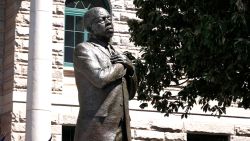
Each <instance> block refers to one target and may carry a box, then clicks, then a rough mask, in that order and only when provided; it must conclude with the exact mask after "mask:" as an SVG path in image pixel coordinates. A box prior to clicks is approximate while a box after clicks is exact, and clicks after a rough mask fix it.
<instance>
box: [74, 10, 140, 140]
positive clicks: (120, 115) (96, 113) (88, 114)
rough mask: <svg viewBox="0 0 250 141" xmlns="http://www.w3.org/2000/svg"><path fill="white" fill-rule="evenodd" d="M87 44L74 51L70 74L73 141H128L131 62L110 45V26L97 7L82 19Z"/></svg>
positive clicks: (132, 78)
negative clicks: (74, 92) (74, 104)
mask: <svg viewBox="0 0 250 141" xmlns="http://www.w3.org/2000/svg"><path fill="white" fill-rule="evenodd" d="M83 20H84V22H83V24H84V27H85V28H86V29H87V30H88V31H89V40H88V42H83V43H80V44H78V45H77V46H76V48H75V51H74V70H75V79H76V85H77V88H78V98H79V104H80V111H79V115H78V119H77V124H76V130H75V137H74V138H75V139H74V141H130V140H131V133H130V118H129V109H128V100H129V99H132V98H133V97H134V95H135V92H136V87H137V85H136V84H137V82H136V75H135V70H134V66H133V64H132V62H131V61H130V60H129V59H128V58H127V57H126V56H125V55H123V54H120V53H118V52H117V51H116V50H115V49H114V48H113V47H112V46H111V45H110V44H109V42H110V39H111V37H112V36H113V33H114V30H113V24H112V21H111V16H110V14H109V13H108V12H107V11H106V10H105V9H103V8H101V7H95V8H92V9H90V10H89V11H88V12H87V13H86V14H85V15H84V17H83Z"/></svg>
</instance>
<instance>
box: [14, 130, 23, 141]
mask: <svg viewBox="0 0 250 141" xmlns="http://www.w3.org/2000/svg"><path fill="white" fill-rule="evenodd" d="M11 141H25V133H15V132H13V133H11Z"/></svg>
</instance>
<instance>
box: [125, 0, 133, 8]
mask: <svg viewBox="0 0 250 141" xmlns="http://www.w3.org/2000/svg"><path fill="white" fill-rule="evenodd" d="M125 9H129V10H134V9H135V5H134V3H133V0H125Z"/></svg>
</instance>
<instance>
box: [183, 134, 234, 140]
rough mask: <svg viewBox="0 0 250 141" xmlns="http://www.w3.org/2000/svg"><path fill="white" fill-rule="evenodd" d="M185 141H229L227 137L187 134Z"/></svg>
mask: <svg viewBox="0 0 250 141" xmlns="http://www.w3.org/2000/svg"><path fill="white" fill-rule="evenodd" d="M187 141H229V136H227V135H216V134H215V135H207V134H190V133H189V134H187Z"/></svg>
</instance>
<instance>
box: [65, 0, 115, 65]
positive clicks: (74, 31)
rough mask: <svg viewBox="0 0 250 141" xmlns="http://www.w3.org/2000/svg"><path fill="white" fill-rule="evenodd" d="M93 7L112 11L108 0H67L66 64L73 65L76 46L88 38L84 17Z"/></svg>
mask: <svg viewBox="0 0 250 141" xmlns="http://www.w3.org/2000/svg"><path fill="white" fill-rule="evenodd" d="M92 7H103V8H105V9H107V10H108V11H109V12H111V8H110V4H109V2H108V1H107V0H66V2H65V32H64V66H72V65H73V50H74V47H75V46H76V45H77V44H78V43H80V42H83V41H86V40H87V39H88V32H87V31H86V30H85V29H83V27H82V22H83V21H82V17H83V15H84V14H85V13H86V12H87V11H88V9H90V8H92Z"/></svg>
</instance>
